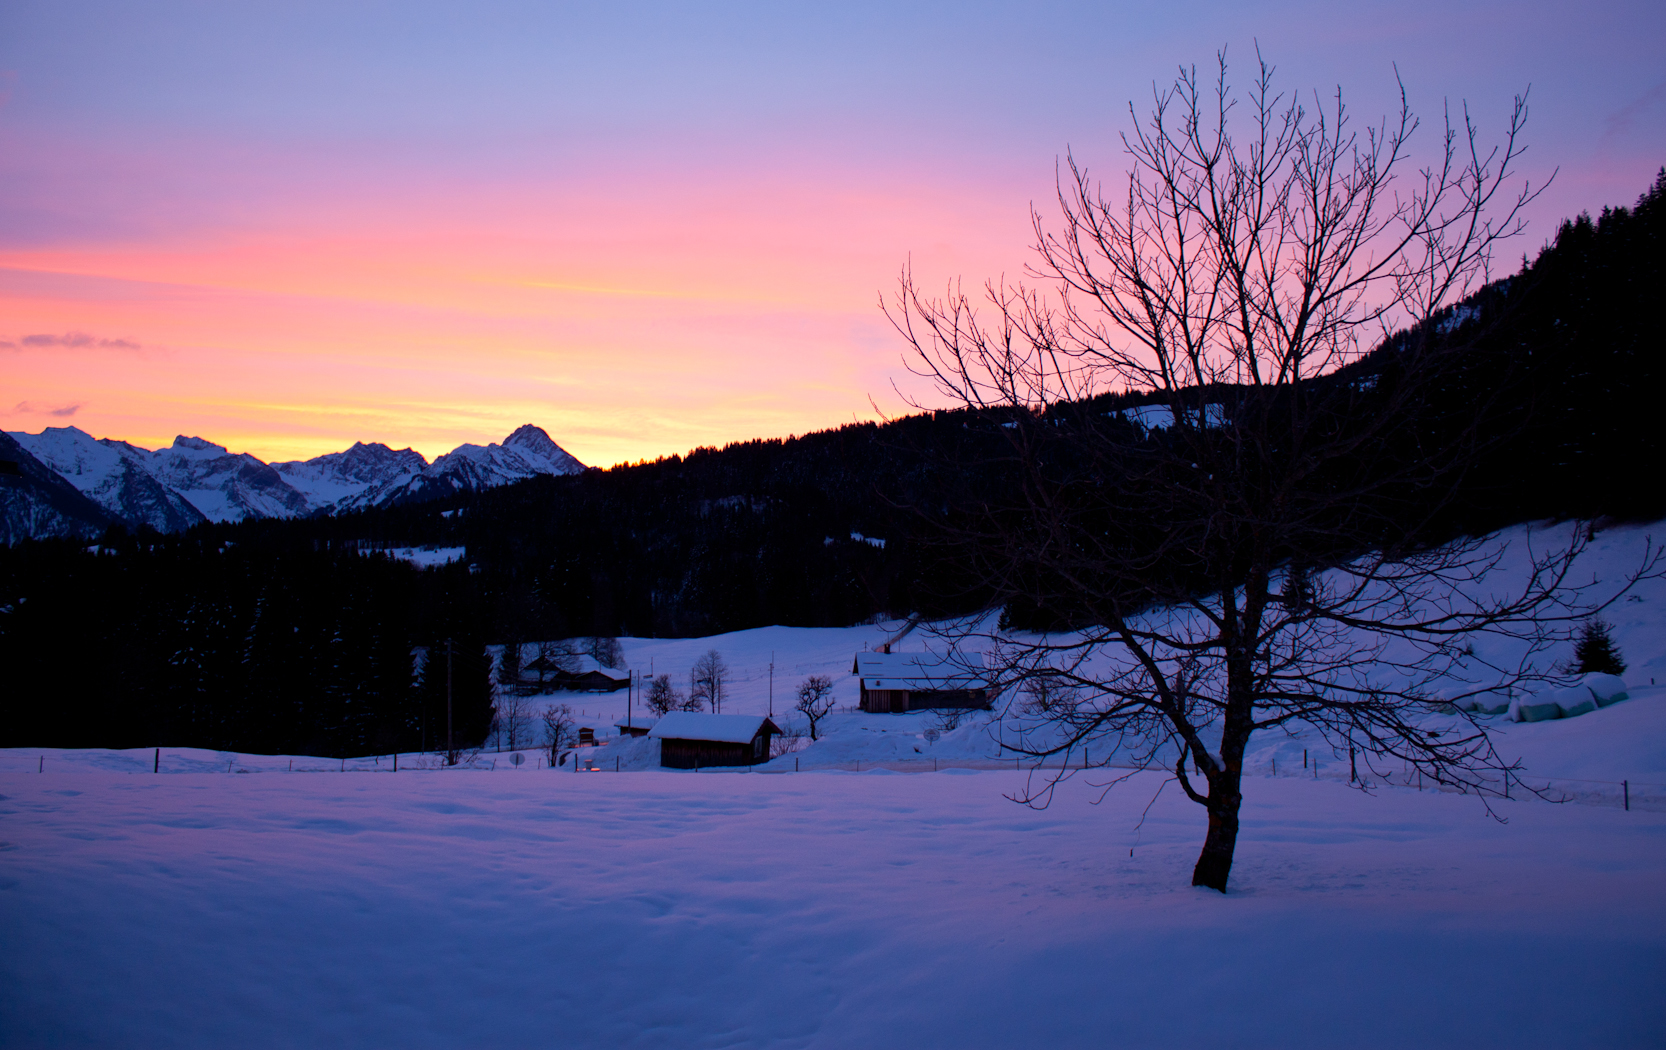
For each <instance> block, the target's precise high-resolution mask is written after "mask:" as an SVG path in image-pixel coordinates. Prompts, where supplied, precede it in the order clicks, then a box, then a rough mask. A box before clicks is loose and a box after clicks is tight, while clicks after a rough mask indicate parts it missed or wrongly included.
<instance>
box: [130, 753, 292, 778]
mask: <svg viewBox="0 0 1666 1050" xmlns="http://www.w3.org/2000/svg"><path fill="white" fill-rule="evenodd" d="M289 766H290V768H291V769H293V768H294V767H295V763H294V762H291V763H289ZM150 771H151V772H152V773H160V772H162V749H161V748H157V749H156V761H155V763H154V764H153V765H152V766H151V767H150Z"/></svg>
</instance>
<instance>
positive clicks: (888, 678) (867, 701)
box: [850, 652, 989, 714]
mask: <svg viewBox="0 0 1666 1050" xmlns="http://www.w3.org/2000/svg"><path fill="white" fill-rule="evenodd" d="M850 673H851V674H853V675H856V676H857V679H858V681H859V683H860V685H861V692H862V699H861V708H862V710H864V711H869V712H872V713H875V714H901V713H902V712H905V711H924V710H930V709H932V708H942V707H960V708H972V709H976V710H983V709H985V708H988V707H989V688H988V685H987V683H986V682H985V681H984V680H983V679H982V678H980V677H979V676H977V675H976V674H975V673H974V672H972V671H970V670H969V669H967V668H966V667H964V666H961V665H959V664H954V663H950V662H948V661H945V660H942V659H940V658H938V657H936V656H934V655H932V654H931V653H891V652H876V653H857V654H856V660H855V662H854V663H853V664H852V665H851V668H850Z"/></svg>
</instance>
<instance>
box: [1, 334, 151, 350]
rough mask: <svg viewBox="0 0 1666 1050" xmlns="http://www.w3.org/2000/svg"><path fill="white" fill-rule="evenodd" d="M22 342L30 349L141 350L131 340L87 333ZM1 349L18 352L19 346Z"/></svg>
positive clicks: (33, 337)
mask: <svg viewBox="0 0 1666 1050" xmlns="http://www.w3.org/2000/svg"><path fill="white" fill-rule="evenodd" d="M20 342H21V343H22V345H23V346H25V347H30V348H36V347H50V346H59V347H64V348H65V349H69V350H83V349H87V348H97V349H99V350H138V349H141V348H140V346H139V344H138V343H135V342H133V341H132V340H130V339H101V338H99V337H98V336H93V335H88V334H87V333H86V332H65V333H64V334H63V335H51V334H46V333H42V334H39V335H26V336H24V337H23V338H22V339H21V340H20ZM0 349H3V350H16V349H17V344H15V343H0Z"/></svg>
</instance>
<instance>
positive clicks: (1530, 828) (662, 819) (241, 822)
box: [0, 530, 1666, 1048]
mask: <svg viewBox="0 0 1666 1050" xmlns="http://www.w3.org/2000/svg"><path fill="white" fill-rule="evenodd" d="M1643 535H1644V534H1643V533H1642V532H1640V531H1636V530H1614V531H1612V532H1610V533H1607V534H1604V536H1603V537H1600V538H1599V541H1598V543H1597V544H1596V545H1595V546H1594V547H1593V551H1592V555H1593V563H1592V564H1593V571H1598V572H1601V573H1602V574H1604V575H1607V574H1610V573H1611V572H1612V571H1613V570H1614V568H1615V567H1616V566H1623V565H1625V564H1629V563H1630V562H1632V561H1633V560H1634V558H1635V555H1636V552H1637V550H1638V548H1639V545H1640V544H1641V543H1642V542H1643ZM1663 602H1666V589H1663V588H1662V587H1661V585H1660V583H1659V581H1650V582H1649V583H1648V584H1647V585H1645V586H1644V587H1641V588H1639V590H1638V591H1637V592H1636V600H1635V601H1627V602H1624V603H1622V604H1620V605H1618V606H1616V607H1614V609H1613V611H1612V615H1611V616H1610V620H1611V621H1612V622H1613V625H1614V638H1615V640H1616V642H1617V644H1618V645H1619V647H1620V648H1621V650H1622V651H1623V652H1624V653H1625V654H1626V656H1627V659H1628V660H1630V662H1631V667H1630V670H1629V671H1628V672H1627V675H1626V679H1627V683H1628V685H1629V686H1630V693H1629V698H1628V699H1626V700H1624V701H1621V702H1616V703H1613V704H1611V705H1609V706H1605V707H1602V708H1600V709H1597V710H1592V711H1589V712H1587V713H1583V714H1580V715H1578V716H1577V717H1567V718H1560V719H1554V720H1549V721H1542V722H1531V723H1525V722H1523V723H1518V722H1513V721H1510V720H1508V718H1507V717H1506V716H1490V717H1488V718H1487V719H1485V720H1484V723H1483V724H1485V725H1487V727H1488V730H1489V732H1490V733H1491V734H1492V736H1493V738H1494V741H1495V743H1496V745H1497V747H1498V749H1499V752H1500V754H1501V755H1503V756H1504V757H1505V758H1506V759H1507V760H1509V761H1516V760H1519V761H1520V762H1521V764H1522V776H1521V780H1520V782H1519V784H1518V789H1517V790H1515V791H1514V792H1513V795H1512V797H1510V798H1502V797H1488V798H1486V799H1484V800H1483V799H1482V798H1480V797H1477V796H1475V795H1464V794H1457V793H1452V792H1436V791H1430V790H1418V787H1417V785H1416V783H1415V782H1414V783H1409V784H1403V783H1399V782H1397V781H1396V779H1395V776H1394V771H1393V770H1382V771H1379V773H1377V774H1375V775H1374V776H1373V778H1372V780H1371V783H1370V787H1369V789H1368V790H1363V791H1362V790H1359V789H1357V788H1354V787H1350V785H1349V784H1348V782H1347V780H1348V762H1347V757H1346V755H1341V756H1338V755H1335V754H1332V753H1329V752H1324V753H1322V752H1321V749H1320V746H1319V741H1318V740H1317V738H1314V737H1309V736H1304V735H1303V734H1302V733H1301V732H1299V731H1298V732H1293V733H1291V734H1289V735H1285V734H1277V735H1274V734H1267V735H1266V736H1265V738H1264V739H1263V740H1261V741H1260V742H1259V743H1258V744H1257V745H1256V747H1255V748H1254V749H1252V751H1251V753H1250V754H1249V756H1248V759H1247V768H1248V770H1249V775H1248V776H1247V777H1246V780H1245V789H1244V794H1245V805H1244V812H1243V817H1244V826H1243V828H1244V829H1243V834H1242V837H1241V838H1240V840H1239V846H1238V854H1237V860H1236V863H1235V866H1234V868H1233V873H1232V883H1231V887H1230V890H1229V892H1227V893H1226V894H1224V895H1223V894H1220V893H1216V892H1214V891H1212V890H1206V889H1194V888H1192V887H1191V886H1189V885H1188V881H1189V872H1190V869H1191V865H1192V863H1193V861H1194V859H1195V858H1196V856H1197V850H1198V845H1199V842H1200V840H1201V837H1202V833H1203V824H1204V815H1203V813H1202V811H1201V810H1200V808H1199V807H1198V806H1196V805H1195V804H1193V803H1191V802H1189V801H1187V800H1186V799H1185V798H1184V797H1183V796H1182V795H1181V793H1180V792H1179V791H1178V790H1177V789H1176V787H1175V786H1174V785H1173V784H1172V783H1169V782H1167V779H1168V778H1167V777H1166V776H1165V775H1164V774H1162V773H1156V772H1149V773H1138V774H1135V775H1133V776H1131V777H1130V778H1129V779H1127V780H1125V781H1124V782H1122V783H1119V784H1117V785H1116V786H1114V787H1112V788H1111V789H1110V790H1108V791H1107V790H1106V788H1107V785H1108V784H1109V783H1110V781H1111V780H1112V779H1114V778H1115V777H1118V776H1121V775H1124V774H1126V773H1127V771H1126V770H1122V769H1109V770H1107V769H1092V770H1085V771H1078V772H1075V773H1073V774H1072V775H1071V776H1070V777H1069V778H1068V779H1066V780H1064V781H1063V782H1062V783H1061V784H1060V786H1059V789H1058V790H1057V791H1056V792H1055V793H1054V794H1053V795H1052V797H1051V801H1050V804H1049V805H1047V806H1046V807H1045V808H1036V807H1031V806H1024V805H1020V804H1018V803H1016V802H1014V801H1012V798H1014V797H1019V796H1022V795H1023V794H1025V793H1026V791H1028V790H1031V789H1033V788H1034V786H1036V783H1037V782H1036V780H1035V779H1034V778H1035V777H1036V776H1042V775H1045V774H1044V773H1042V774H1037V773H1035V772H1033V771H1030V770H1017V769H1014V768H1013V760H1012V758H1011V756H1010V754H1005V753H1004V752H1003V751H1002V744H1003V742H1009V741H1004V738H1003V734H1004V733H1007V732H1010V731H1011V727H1010V726H1003V725H1001V724H1000V723H999V722H997V721H993V720H991V718H990V716H988V715H982V716H979V717H978V718H974V719H972V720H970V721H968V722H965V723H964V724H962V725H960V726H958V727H953V728H944V727H943V726H942V725H941V724H940V722H939V720H938V719H937V716H935V715H933V714H931V713H928V712H917V713H911V714H906V715H869V714H863V713H861V712H858V711H854V710H851V709H850V706H851V705H852V704H854V702H855V699H856V697H855V695H854V690H855V685H854V680H853V679H852V677H851V675H850V664H851V661H852V659H853V655H854V654H855V653H858V652H860V651H862V650H863V649H864V648H869V647H873V646H876V645H878V644H879V643H880V642H882V641H883V640H885V639H886V638H887V637H890V636H891V635H892V634H894V633H895V631H896V630H897V625H895V624H875V625H869V626H862V627H851V628H844V629H838V630H807V629H793V628H782V627H772V628H765V629H761V630H757V631H746V632H739V633H736V634H732V635H725V636H719V637H716V638H703V639H678V640H652V639H624V640H622V641H623V649H624V657H625V660H626V662H627V663H628V665H629V666H630V668H631V669H633V670H640V671H643V672H647V671H649V670H650V669H653V670H655V671H657V672H659V673H673V674H676V675H683V674H686V671H687V668H688V667H689V666H690V665H691V664H692V663H693V662H694V660H695V659H696V658H698V657H699V656H700V655H701V654H702V653H705V652H706V651H708V650H709V649H712V648H716V649H718V650H719V651H720V652H722V653H723V654H724V656H725V658H726V659H727V661H728V663H729V665H730V667H731V672H732V681H731V683H730V686H729V689H728V691H727V694H726V695H727V699H726V701H725V711H726V712H744V713H765V712H767V711H770V710H771V709H773V711H774V712H775V717H776V719H777V721H780V722H782V723H783V724H789V725H790V724H792V722H793V719H792V717H790V713H791V712H790V708H791V699H790V698H791V696H792V694H793V692H794V691H795V690H796V688H797V686H798V684H799V683H800V682H801V681H802V680H803V679H804V678H805V677H807V676H809V675H812V674H822V675H828V676H830V677H833V678H834V679H835V682H836V683H837V690H838V694H837V699H838V702H839V704H840V705H841V707H840V709H839V710H836V711H835V712H834V713H833V714H831V715H829V716H828V717H827V718H826V719H825V720H824V722H823V724H822V730H823V733H822V735H821V739H819V740H817V741H815V742H814V743H809V742H808V741H805V742H804V745H805V746H803V747H802V748H801V749H799V750H797V751H794V752H791V753H788V754H785V755H782V756H781V757H778V758H776V759H775V760H774V761H772V762H770V763H767V764H765V765H763V766H758V767H754V768H752V769H751V770H749V771H745V772H741V771H730V770H719V771H713V770H707V771H703V772H698V773H696V772H678V771H669V770H660V769H658V768H656V764H657V763H656V755H655V752H654V750H653V747H654V745H655V744H657V742H656V741H652V740H648V739H641V740H631V741H623V742H621V741H618V740H614V741H613V742H610V743H604V744H602V745H600V746H597V747H594V748H586V749H582V750H583V751H584V752H585V753H586V756H587V757H588V758H589V761H588V762H586V763H584V765H585V766H594V767H595V768H596V769H597V770H598V772H579V771H578V769H577V768H576V767H575V763H573V762H568V763H566V764H565V765H562V766H558V767H555V768H551V767H550V766H549V765H548V763H547V758H546V756H545V755H544V754H542V753H540V752H539V751H537V750H535V749H527V750H523V751H521V752H518V754H520V756H521V758H522V761H521V762H520V763H519V764H517V763H515V762H514V761H513V758H514V754H515V753H510V752H507V751H503V752H497V751H492V750H487V751H484V752H481V753H479V754H476V755H473V756H472V757H471V759H470V760H469V761H468V762H466V763H465V764H464V765H462V766H459V767H455V768H449V769H447V768H441V767H440V764H439V763H437V762H436V761H434V760H433V758H432V756H413V755H409V754H407V755H402V756H400V765H399V771H398V772H397V773H395V772H394V771H393V758H392V756H372V757H366V758H361V759H349V760H346V761H340V760H335V759H321V758H316V757H308V756H271V755H264V756H263V755H242V754H232V753H224V752H214V751H201V750H192V749H184V748H168V747H164V748H160V749H155V750H152V749H142V750H133V751H104V750H79V751H50V750H46V751H43V750H38V749H8V750H5V751H0V796H3V797H0V840H3V842H0V928H3V929H4V930H5V931H6V938H5V948H6V950H5V952H4V953H0V959H3V960H4V962H3V966H4V972H3V976H0V1044H4V1045H6V1046H19V1047H35V1046H40V1047H45V1046H87V1047H128V1046H143V1047H203V1048H208V1047H226V1046H247V1047H311V1046H342V1047H361V1046H362V1047H372V1046H375V1047H380V1046H411V1047H426V1046H432V1047H459V1046H499V1045H504V1046H507V1045H534V1046H572V1047H644V1048H647V1047H667V1048H672V1047H675V1048H683V1047H783V1048H785V1047H856V1046H864V1047H866V1046H879V1047H910V1048H912V1047H956V1048H958V1047H1030V1046H1064V1047H1075V1046H1082V1047H1089V1046H1091V1047H1105V1046H1113V1047H1166V1046H1176V1047H1179V1046H1195V1045H1197V1044H1198V1043H1199V1042H1200V1041H1207V1042H1208V1043H1210V1044H1211V1045H1218V1046H1224V1047H1268V1046H1279V1047H1307V1046H1313V1047H1331V1046H1337V1045H1344V1044H1349V1045H1356V1044H1357V1045H1365V1046H1373V1047H1402V1046H1404V1047H1413V1046H1416V1047H1432V1046H1462V1047H1466V1048H1468V1047H1489V1046H1497V1047H1511V1048H1522V1047H1630V1046H1637V1047H1644V1046H1659V1045H1661V1044H1662V1042H1663V1040H1666V996H1662V995H1661V993H1660V991H1659V985H1660V979H1661V976H1662V975H1663V974H1666V898H1663V896H1662V894H1661V892H1660V887H1661V886H1662V885H1666V685H1661V686H1657V685H1655V684H1653V683H1654V681H1655V680H1656V679H1659V678H1660V677H1661V676H1662V675H1666V644H1663V640H1662V639H1663V638H1666V632H1662V631H1661V629H1660V616H1659V613H1658V612H1657V610H1658V609H1659V608H1660V607H1661V605H1662V603H1663ZM540 702H567V703H569V704H571V705H572V706H573V707H574V709H575V712H576V714H577V721H578V724H579V725H586V726H591V727H594V728H595V729H596V731H597V732H598V735H600V736H610V735H611V733H612V729H611V727H612V726H613V725H614V723H615V721H617V720H618V719H620V718H621V717H623V716H624V715H625V714H626V711H627V704H628V703H629V702H630V701H628V700H627V697H626V695H625V694H624V693H622V692H621V693H613V694H605V695H597V694H558V695H556V696H554V697H551V698H548V699H547V700H546V701H540ZM635 710H636V711H637V713H640V708H636V709H635ZM1458 717H1460V716H1458V715H1456V714H1453V713H1446V714H1441V713H1439V712H1431V713H1430V715H1429V718H1430V719H1431V720H1432V721H1431V723H1430V724H1431V725H1434V724H1436V723H1438V722H1439V721H1440V720H1442V719H1447V720H1450V719H1455V718H1458ZM1304 753H1305V757H1306V760H1307V764H1306V765H1304ZM616 768H617V769H618V770H620V772H617V773H615V772H613V770H614V769H616ZM1520 784H1525V785H1528V786H1535V787H1539V788H1543V789H1545V791H1546V794H1547V796H1548V797H1549V798H1551V799H1563V800H1566V801H1564V802H1562V803H1561V804H1558V803H1557V802H1555V801H1547V799H1546V798H1541V797H1536V796H1534V795H1532V794H1531V793H1527V792H1523V791H1521V790H1520V789H1519V785H1520ZM1425 786H1426V785H1425ZM1489 807H1490V809H1491V813H1489ZM1628 807H1629V808H1628ZM1497 818H1502V819H1497Z"/></svg>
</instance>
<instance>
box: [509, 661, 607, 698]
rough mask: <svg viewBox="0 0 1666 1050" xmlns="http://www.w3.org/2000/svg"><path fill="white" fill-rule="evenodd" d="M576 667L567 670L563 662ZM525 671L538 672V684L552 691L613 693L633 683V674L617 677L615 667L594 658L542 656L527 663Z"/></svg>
mask: <svg viewBox="0 0 1666 1050" xmlns="http://www.w3.org/2000/svg"><path fill="white" fill-rule="evenodd" d="M563 663H566V664H567V665H568V667H575V665H576V669H573V670H568V669H567V668H563V667H562V666H561V665H562V664H563ZM525 670H528V671H532V672H535V673H536V674H537V675H538V684H539V685H540V686H541V687H543V688H545V689H550V690H560V689H566V690H569V691H571V692H575V693H611V692H614V691H615V690H618V689H623V688H625V687H626V686H628V685H630V684H631V680H630V675H629V674H628V673H627V674H625V675H624V677H615V674H616V672H614V671H613V669H612V668H607V667H603V666H602V665H601V664H599V663H597V662H596V660H595V658H594V657H590V656H577V657H571V656H570V657H566V658H565V659H564V660H552V659H549V658H547V657H543V656H540V657H538V658H537V659H535V660H533V661H532V662H531V663H528V664H527V665H526V668H525Z"/></svg>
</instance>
